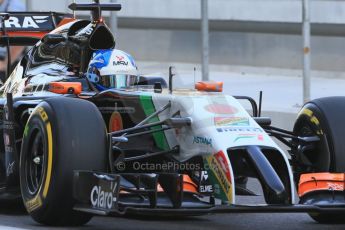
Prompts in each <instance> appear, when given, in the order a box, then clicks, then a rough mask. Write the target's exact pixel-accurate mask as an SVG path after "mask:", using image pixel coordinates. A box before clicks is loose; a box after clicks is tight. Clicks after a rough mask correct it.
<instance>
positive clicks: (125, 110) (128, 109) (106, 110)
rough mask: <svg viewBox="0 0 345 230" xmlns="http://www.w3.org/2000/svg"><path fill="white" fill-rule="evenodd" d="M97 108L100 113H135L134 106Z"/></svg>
mask: <svg viewBox="0 0 345 230" xmlns="http://www.w3.org/2000/svg"><path fill="white" fill-rule="evenodd" d="M98 109H99V110H100V111H101V112H102V113H113V112H114V111H115V112H119V113H135V108H134V107H116V106H115V107H110V106H109V107H98Z"/></svg>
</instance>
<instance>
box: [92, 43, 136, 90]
mask: <svg viewBox="0 0 345 230" xmlns="http://www.w3.org/2000/svg"><path fill="white" fill-rule="evenodd" d="M86 77H87V78H88V79H89V81H90V82H92V83H93V84H94V85H95V87H96V88H97V89H98V90H100V91H103V90H106V89H111V88H123V87H126V86H129V85H133V84H134V83H136V82H137V78H138V70H137V66H136V64H135V61H134V59H133V57H132V56H131V55H129V54H127V53H125V52H123V51H121V50H116V49H110V50H98V51H96V52H95V53H94V54H93V57H92V58H91V61H90V63H89V67H88V70H87V74H86Z"/></svg>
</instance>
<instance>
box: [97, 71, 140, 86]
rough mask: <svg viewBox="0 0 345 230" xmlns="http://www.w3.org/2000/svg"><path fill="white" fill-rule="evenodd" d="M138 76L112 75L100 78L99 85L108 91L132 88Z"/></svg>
mask: <svg viewBox="0 0 345 230" xmlns="http://www.w3.org/2000/svg"><path fill="white" fill-rule="evenodd" d="M137 79H138V76H136V75H128V74H112V75H103V76H100V79H99V82H98V84H100V85H101V86H103V87H105V88H108V89H111V88H112V89H113V88H115V89H120V88H126V87H128V86H132V85H134V84H135V83H136V82H137Z"/></svg>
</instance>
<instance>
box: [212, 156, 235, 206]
mask: <svg viewBox="0 0 345 230" xmlns="http://www.w3.org/2000/svg"><path fill="white" fill-rule="evenodd" d="M206 160H207V163H208V165H209V167H210V170H211V171H212V172H213V174H214V176H215V177H216V179H217V181H218V184H219V185H220V187H221V188H222V190H223V191H224V193H225V196H226V198H227V199H228V200H231V199H232V185H231V176H230V168H229V163H228V161H227V158H226V156H225V155H224V153H223V151H219V152H218V153H216V154H214V155H211V156H209V157H207V158H206ZM214 190H215V192H216V191H217V190H218V189H217V187H216V184H215V188H214ZM218 191H219V190H218ZM218 194H220V191H219V193H218Z"/></svg>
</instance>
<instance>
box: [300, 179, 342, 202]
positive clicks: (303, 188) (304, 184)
mask: <svg viewBox="0 0 345 230" xmlns="http://www.w3.org/2000/svg"><path fill="white" fill-rule="evenodd" d="M344 185H345V173H308V174H302V175H301V177H300V181H299V185H298V195H299V197H301V196H303V195H305V194H307V193H309V192H314V191H321V190H327V191H330V190H331V191H344V187H345V186H344Z"/></svg>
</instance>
